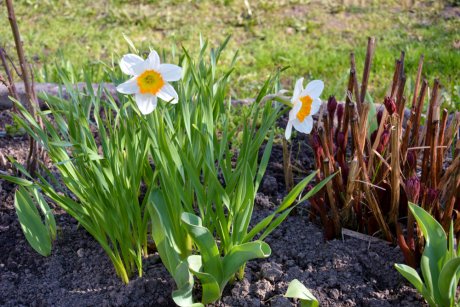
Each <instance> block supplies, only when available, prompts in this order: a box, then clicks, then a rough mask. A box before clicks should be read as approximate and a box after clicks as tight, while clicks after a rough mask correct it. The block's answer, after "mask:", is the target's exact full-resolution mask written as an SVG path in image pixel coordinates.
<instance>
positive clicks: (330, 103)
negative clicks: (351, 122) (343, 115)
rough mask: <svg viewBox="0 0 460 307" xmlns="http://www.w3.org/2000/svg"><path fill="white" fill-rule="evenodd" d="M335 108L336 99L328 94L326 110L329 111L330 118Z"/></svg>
mask: <svg viewBox="0 0 460 307" xmlns="http://www.w3.org/2000/svg"><path fill="white" fill-rule="evenodd" d="M335 109H337V100H336V99H335V97H334V96H329V100H328V101H327V111H328V112H329V116H330V117H331V118H333V117H334V113H335Z"/></svg>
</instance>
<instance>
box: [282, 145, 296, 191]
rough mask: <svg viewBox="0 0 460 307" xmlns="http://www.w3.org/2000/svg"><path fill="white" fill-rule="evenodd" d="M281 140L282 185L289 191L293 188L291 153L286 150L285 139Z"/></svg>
mask: <svg viewBox="0 0 460 307" xmlns="http://www.w3.org/2000/svg"><path fill="white" fill-rule="evenodd" d="M282 139H283V168H284V183H285V184H286V190H287V191H291V190H292V187H293V186H294V178H293V176H292V164H291V153H290V150H289V148H288V143H287V141H286V139H285V138H282Z"/></svg>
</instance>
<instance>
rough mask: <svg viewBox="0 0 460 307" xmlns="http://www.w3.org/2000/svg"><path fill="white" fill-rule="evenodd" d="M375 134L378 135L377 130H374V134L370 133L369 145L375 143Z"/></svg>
mask: <svg viewBox="0 0 460 307" xmlns="http://www.w3.org/2000/svg"><path fill="white" fill-rule="evenodd" d="M377 133H378V130H374V132H372V134H371V143H372V144H374V143H375V138H376V137H377Z"/></svg>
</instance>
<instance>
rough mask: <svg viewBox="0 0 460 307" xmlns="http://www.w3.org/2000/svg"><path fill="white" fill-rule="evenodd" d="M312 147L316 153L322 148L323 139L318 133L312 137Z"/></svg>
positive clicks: (314, 133)
mask: <svg viewBox="0 0 460 307" xmlns="http://www.w3.org/2000/svg"><path fill="white" fill-rule="evenodd" d="M310 145H311V147H312V148H313V150H315V151H316V150H318V149H319V148H321V139H320V138H319V135H318V133H317V132H316V131H315V132H313V134H312V135H311V138H310Z"/></svg>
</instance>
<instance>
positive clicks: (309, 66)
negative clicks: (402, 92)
mask: <svg viewBox="0 0 460 307" xmlns="http://www.w3.org/2000/svg"><path fill="white" fill-rule="evenodd" d="M245 2H246V3H245ZM455 2H456V1H444V2H443V1H433V0H431V1H429V0H424V1H414V0H406V1H391V0H388V1H384V0H366V1H363V0H348V1H345V0H322V1H321V0H278V1H270V0H248V1H243V0H218V1H211V0H201V1H190V0H189V1H186V0H165V1H160V0H138V1H129V0H104V1H93V0H18V1H15V7H16V14H17V17H18V20H19V25H20V30H21V32H22V35H23V39H24V43H25V47H26V52H27V54H28V56H29V60H30V61H31V62H32V63H33V64H34V67H35V68H36V71H37V72H38V74H37V76H36V79H37V80H38V81H55V80H56V79H55V74H53V73H52V70H51V69H49V65H52V64H53V63H55V62H56V61H57V60H59V62H60V59H65V60H66V61H69V62H71V63H72V64H73V65H74V67H80V68H83V67H86V68H89V67H90V68H91V70H93V71H96V72H97V71H98V65H100V64H98V63H99V61H104V62H111V61H114V62H117V61H118V59H119V58H120V54H123V53H125V52H126V51H127V50H128V45H127V43H126V42H125V40H124V39H123V33H124V34H126V35H127V36H128V37H130V38H131V39H132V41H133V42H134V44H135V45H136V46H140V47H141V51H143V52H147V51H148V48H149V47H153V48H155V49H157V50H164V51H165V54H170V51H171V50H172V51H174V50H175V51H176V52H177V53H179V52H180V48H181V45H183V46H185V47H186V48H187V49H189V50H192V52H193V51H195V52H196V51H197V50H198V49H199V43H198V42H199V36H200V34H201V35H202V37H203V38H206V39H209V40H210V43H212V45H214V43H217V42H219V41H222V40H223V39H224V38H225V37H226V36H228V35H232V40H231V42H230V46H229V49H230V50H239V61H238V64H237V66H236V72H235V74H234V77H233V80H232V84H233V86H232V90H233V93H234V95H235V96H237V97H240V98H246V97H251V96H254V93H256V87H257V86H260V84H261V82H262V81H263V80H265V78H266V76H267V75H268V74H270V73H271V72H273V71H274V70H276V69H277V68H280V67H284V66H291V68H290V70H289V73H285V74H284V76H285V79H283V80H282V82H283V85H284V86H286V87H287V86H290V85H291V83H292V82H293V81H294V80H295V78H297V77H299V76H302V75H303V76H305V77H307V78H320V79H323V80H324V81H325V83H326V84H327V86H326V89H325V92H324V95H323V97H327V96H328V95H330V94H335V95H337V97H339V98H340V99H342V98H343V96H344V89H345V88H346V82H347V78H348V75H347V69H348V67H349V57H348V54H349V52H350V51H352V50H354V51H355V52H356V57H357V64H358V66H357V68H358V73H359V75H361V73H362V67H363V62H364V54H365V49H366V42H367V36H370V35H372V36H375V37H376V38H377V51H376V55H375V61H374V65H373V72H372V74H371V80H370V92H371V94H372V95H373V96H374V97H375V98H376V100H377V101H379V100H382V98H383V95H384V94H385V92H386V91H387V90H388V87H389V86H390V80H391V77H392V72H393V67H394V60H395V58H397V57H399V53H400V51H401V50H404V51H405V52H406V72H407V75H408V78H409V80H408V81H409V83H408V84H409V88H410V85H411V83H412V82H413V78H414V75H415V73H416V69H417V63H418V58H419V56H420V55H421V54H424V55H425V67H424V71H425V73H426V77H427V78H428V80H429V81H430V84H431V83H432V79H433V78H434V77H439V78H440V80H441V83H442V85H443V86H444V96H445V97H446V98H447V103H448V104H450V107H451V108H459V106H458V105H457V106H455V103H458V102H459V101H460V98H459V96H460V93H459V92H460V86H459V74H460V73H459V71H460V31H458V29H460V7H455ZM401 3H402V4H401ZM0 14H1V15H0V45H1V46H5V47H6V49H7V50H8V51H9V53H10V54H13V52H14V50H13V45H12V37H11V34H10V28H9V26H8V24H7V22H8V20H7V18H6V17H7V16H6V9H4V7H3V6H2V10H1V11H0ZM177 53H176V54H177ZM224 56H226V57H227V58H224V61H230V59H231V56H232V54H230V53H226V54H225V55H224ZM169 60H174V59H169ZM99 76H100V77H99V80H101V81H103V80H102V79H103V78H104V77H103V76H104V75H103V74H99ZM287 76H289V77H287Z"/></svg>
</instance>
